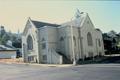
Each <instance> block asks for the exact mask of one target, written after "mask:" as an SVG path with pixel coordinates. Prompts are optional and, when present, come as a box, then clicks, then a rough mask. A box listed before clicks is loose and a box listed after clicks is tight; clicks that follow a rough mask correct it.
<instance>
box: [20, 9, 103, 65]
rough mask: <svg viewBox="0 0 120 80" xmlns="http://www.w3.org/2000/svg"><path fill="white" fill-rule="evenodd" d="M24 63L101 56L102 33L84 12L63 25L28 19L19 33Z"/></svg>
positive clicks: (60, 61)
mask: <svg viewBox="0 0 120 80" xmlns="http://www.w3.org/2000/svg"><path fill="white" fill-rule="evenodd" d="M22 53H23V59H24V62H29V63H43V64H65V63H74V62H75V63H76V62H77V61H79V60H82V59H85V58H94V57H95V56H102V55H104V46H103V39H102V32H101V31H100V30H99V29H96V28H95V27H94V25H93V23H92V21H91V19H90V17H89V15H88V13H85V12H79V10H77V12H76V16H75V18H73V19H71V20H69V21H68V22H66V23H63V24H60V25H58V24H51V23H46V22H41V21H35V20H32V19H30V18H29V19H28V21H27V23H26V26H25V29H24V31H23V35H22Z"/></svg>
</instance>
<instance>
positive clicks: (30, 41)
mask: <svg viewBox="0 0 120 80" xmlns="http://www.w3.org/2000/svg"><path fill="white" fill-rule="evenodd" d="M27 49H28V50H32V49H33V39H32V37H31V36H30V35H29V36H28V37H27Z"/></svg>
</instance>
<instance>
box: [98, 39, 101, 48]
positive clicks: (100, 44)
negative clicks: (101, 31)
mask: <svg viewBox="0 0 120 80" xmlns="http://www.w3.org/2000/svg"><path fill="white" fill-rule="evenodd" d="M98 43H99V47H100V46H101V41H100V39H98Z"/></svg>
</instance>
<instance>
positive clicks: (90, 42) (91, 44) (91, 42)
mask: <svg viewBox="0 0 120 80" xmlns="http://www.w3.org/2000/svg"><path fill="white" fill-rule="evenodd" d="M87 42H88V46H93V41H92V35H91V33H90V32H88V34H87Z"/></svg>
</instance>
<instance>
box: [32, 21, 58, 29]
mask: <svg viewBox="0 0 120 80" xmlns="http://www.w3.org/2000/svg"><path fill="white" fill-rule="evenodd" d="M32 22H33V24H34V25H35V26H36V28H40V27H43V26H52V27H58V26H60V25H58V24H51V23H46V22H40V21H34V20H32Z"/></svg>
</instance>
